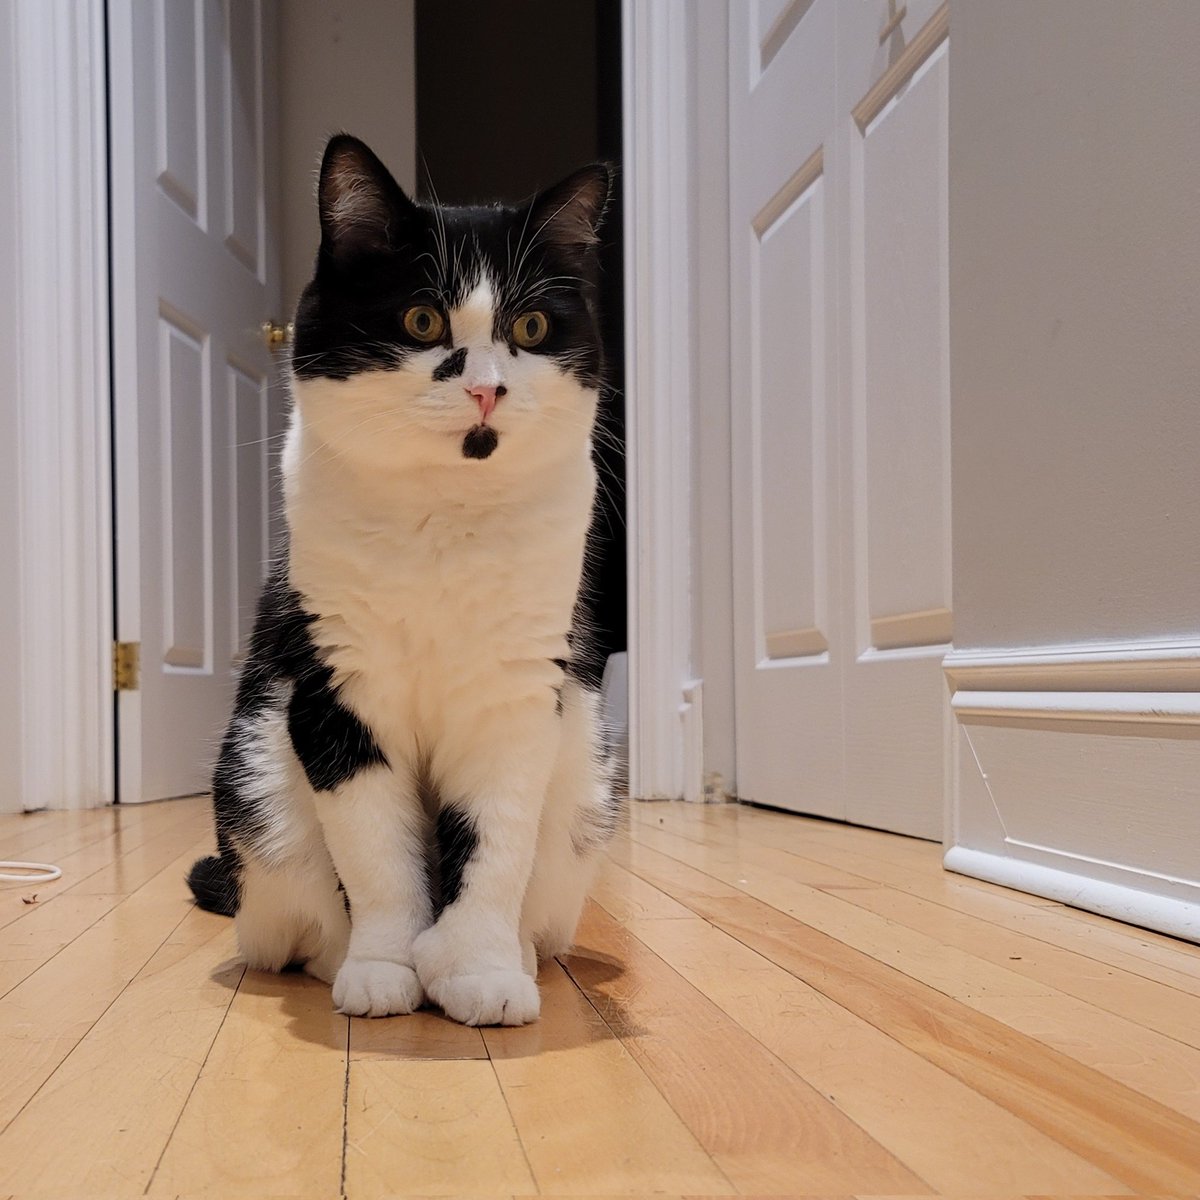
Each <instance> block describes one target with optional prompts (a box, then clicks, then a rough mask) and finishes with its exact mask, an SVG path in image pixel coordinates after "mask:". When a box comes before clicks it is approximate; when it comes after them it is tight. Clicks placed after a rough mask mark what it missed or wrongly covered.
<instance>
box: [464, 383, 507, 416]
mask: <svg viewBox="0 0 1200 1200" xmlns="http://www.w3.org/2000/svg"><path fill="white" fill-rule="evenodd" d="M507 391H508V388H506V387H505V386H504V384H500V385H499V386H498V387H469V388H467V394H468V395H469V396H470V397H471V399H472V400H474V401H475V403H476V404H478V405H479V419H480V420H481V421H486V420H487V419H488V417H490V416H491V415H492V409H494V408H495V407H496V401H497V400H499V399H500V397H501V396H503V395H505V394H506V393H507Z"/></svg>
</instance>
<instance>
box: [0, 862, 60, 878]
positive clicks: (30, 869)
mask: <svg viewBox="0 0 1200 1200" xmlns="http://www.w3.org/2000/svg"><path fill="white" fill-rule="evenodd" d="M11 868H15V869H16V870H18V871H20V872H22V873H21V874H20V875H13V874H10V873H9V869H11ZM35 872H40V873H35ZM61 874H62V867H56V866H53V865H52V864H51V863H34V862H2V861H0V882H3V883H49V882H50V881H51V880H52V879H57V878H58V877H59V876H60V875H61Z"/></svg>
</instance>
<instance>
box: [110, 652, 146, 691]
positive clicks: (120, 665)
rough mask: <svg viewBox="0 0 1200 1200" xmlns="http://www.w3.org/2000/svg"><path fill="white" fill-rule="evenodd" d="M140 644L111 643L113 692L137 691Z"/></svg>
mask: <svg viewBox="0 0 1200 1200" xmlns="http://www.w3.org/2000/svg"><path fill="white" fill-rule="evenodd" d="M141 648H142V644H141V642H113V691H114V692H136V691H137V689H138V653H139V651H140V650H141Z"/></svg>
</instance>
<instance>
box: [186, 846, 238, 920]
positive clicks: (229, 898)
mask: <svg viewBox="0 0 1200 1200" xmlns="http://www.w3.org/2000/svg"><path fill="white" fill-rule="evenodd" d="M187 885H188V887H190V888H191V889H192V895H193V896H195V897H196V903H197V904H198V905H199V906H200V907H201V908H202V909H204V910H205V911H206V912H211V913H217V914H218V915H219V916H222V917H232V916H235V915H236V914H237V910H238V885H237V878H236V877H235V875H234V871H233V867H232V866H231V865H230V863H229V862H228V860H227V859H224V858H222V857H221V856H220V855H219V854H210V855H209V856H208V857H207V858H198V859H197V860H196V861H195V863H194V864H193V865H192V869H191V870H190V871H189V872H188V876H187Z"/></svg>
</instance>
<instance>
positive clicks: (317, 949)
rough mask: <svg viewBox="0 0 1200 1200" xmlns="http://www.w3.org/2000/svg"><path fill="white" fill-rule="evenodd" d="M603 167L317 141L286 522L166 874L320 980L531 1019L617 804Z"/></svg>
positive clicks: (287, 455)
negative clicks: (397, 155) (531, 180)
mask: <svg viewBox="0 0 1200 1200" xmlns="http://www.w3.org/2000/svg"><path fill="white" fill-rule="evenodd" d="M611 186H612V172H611V170H610V168H608V167H607V166H605V165H602V164H597V165H593V166H589V167H585V168H583V169H582V170H580V171H578V172H576V173H575V174H573V175H571V176H569V177H568V178H567V179H566V180H564V181H563V182H562V183H560V184H558V185H557V186H555V187H551V188H549V189H547V190H546V191H544V192H542V193H540V194H539V195H537V196H536V197H535V198H534V199H533V200H532V201H531V202H528V203H526V204H523V205H520V206H517V207H505V206H501V205H494V206H490V207H473V208H451V207H441V206H438V205H436V204H434V205H428V206H426V205H422V204H418V203H416V202H414V201H413V200H411V199H410V198H409V197H408V196H407V195H406V194H405V193H404V192H403V190H402V189H401V188H400V186H399V185H398V184H397V183H396V182H395V180H394V179H393V178H392V176H391V175H390V174H389V172H388V171H387V169H386V168H385V167H384V165H383V164H382V163H381V162H380V161H379V159H378V158H377V157H376V156H375V154H374V153H373V152H372V151H371V150H370V149H369V148H368V147H367V146H366V145H365V144H364V143H362V142H361V141H359V140H357V139H356V138H353V137H350V136H349V135H347V134H338V135H336V136H334V137H333V138H332V139H331V140H330V141H329V144H328V146H327V147H326V150H325V154H324V158H323V161H322V164H321V170H320V177H319V183H318V208H319V216H320V225H321V243H320V249H319V251H318V254H317V260H316V268H315V274H314V277H313V279H312V281H311V282H310V283H309V285H308V287H307V288H306V289H305V291H304V293H303V295H302V297H301V299H300V303H299V307H298V310H297V313H296V319H295V333H294V344H293V350H292V360H291V375H290V384H291V392H292V397H293V412H292V418H291V426H290V429H289V432H288V435H287V439H286V444H285V448H284V451H283V459H282V471H283V479H284V497H285V512H286V518H287V521H286V525H287V538H286V545H285V547H284V549H283V551H282V554H281V556H280V558H279V561H278V562H277V563H276V565H275V566H274V568H273V569H272V571H271V573H270V576H269V578H268V581H267V583H266V585H265V587H264V590H263V593H262V597H261V600H260V603H259V608H258V613H257V618H256V623H255V627H254V632H253V637H252V640H251V644H250V648H249V652H248V655H247V658H246V662H245V665H244V667H243V671H242V675H241V678H240V681H239V686H238V691H237V698H236V701H235V704H234V708H233V713H232V717H231V719H230V723H229V726H228V729H227V732H226V735H225V738H224V741H223V743H222V746H221V750H220V754H219V758H218V762H217V765H216V768H215V771H214V776H213V805H214V812H215V821H216V831H217V843H218V854H217V855H215V856H211V857H208V858H203V859H201V860H200V861H198V862H197V863H196V864H195V866H194V867H193V868H192V871H191V873H190V874H189V876H188V882H189V884H190V886H191V888H192V891H193V893H194V895H195V897H196V899H197V901H198V903H199V904H200V905H201V906H202V907H205V908H209V909H211V910H213V911H218V912H225V913H230V914H232V915H234V916H235V919H236V928H237V937H238V944H239V948H240V951H241V954H242V956H243V957H244V959H245V961H246V963H247V964H248V965H249V966H250V967H252V968H257V969H263V970H270V971H279V970H282V969H284V968H285V967H287V966H289V965H297V964H303V966H304V969H305V970H307V971H308V972H310V973H311V974H312V975H315V976H316V977H317V978H319V979H322V980H325V981H327V982H329V983H331V984H332V988H333V1004H334V1007H335V1008H336V1009H337V1010H338V1011H339V1012H343V1013H348V1014H352V1015H367V1016H374V1017H381V1016H387V1015H391V1014H396V1013H408V1012H412V1011H413V1010H414V1009H416V1008H417V1007H418V1006H419V1005H421V1004H422V1003H423V1002H424V1001H426V1000H428V1001H431V1002H432V1003H434V1004H436V1005H438V1006H440V1007H441V1009H442V1010H443V1011H444V1012H445V1013H446V1014H447V1016H449V1017H451V1018H453V1019H454V1020H456V1021H460V1022H463V1023H465V1024H470V1025H491V1024H504V1025H519V1024H524V1023H527V1022H530V1021H533V1020H535V1019H536V1018H537V1016H538V1013H539V1004H540V1000H539V994H538V989H537V984H536V980H535V976H536V971H537V962H538V960H539V958H540V959H542V960H545V959H548V958H551V957H553V956H556V955H561V954H563V953H565V952H566V951H567V950H568V949H569V948H570V946H571V943H572V941H573V938H574V935H575V928H576V925H577V923H578V919H579V915H580V912H581V908H582V904H583V900H584V897H585V894H586V891H587V889H588V886H589V883H590V880H591V877H592V873H593V870H594V868H595V865H596V861H597V858H598V856H599V854H600V851H601V849H602V848H603V846H604V845H605V843H606V842H607V840H608V839H609V838H610V837H611V836H612V834H613V832H614V830H615V829H616V828H617V826H618V823H619V820H620V816H621V807H620V803H619V802H618V799H617V796H616V793H615V790H614V788H613V786H612V782H611V779H610V770H609V766H608V764H607V761H606V755H605V749H604V737H603V732H602V729H601V721H600V705H599V692H598V683H599V679H598V672H597V666H598V664H597V663H595V662H593V661H591V659H590V656H589V648H588V631H587V621H586V609H587V587H586V585H585V552H586V548H587V544H588V538H589V535H590V531H591V529H592V521H593V507H594V500H595V495H596V474H595V469H594V467H593V462H592V451H591V445H592V438H593V433H594V428H593V427H594V424H595V421H596V417H597V411H598V405H599V400H600V395H601V391H602V385H603V374H604V356H603V351H602V346H601V340H600V334H599V320H598V312H597V272H598V261H597V248H598V243H599V234H598V230H599V228H600V224H601V221H602V218H603V215H604V210H605V207H606V205H607V203H608V198H609V193H610V189H611Z"/></svg>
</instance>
